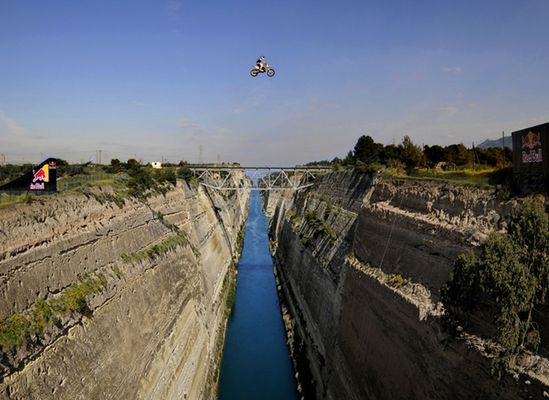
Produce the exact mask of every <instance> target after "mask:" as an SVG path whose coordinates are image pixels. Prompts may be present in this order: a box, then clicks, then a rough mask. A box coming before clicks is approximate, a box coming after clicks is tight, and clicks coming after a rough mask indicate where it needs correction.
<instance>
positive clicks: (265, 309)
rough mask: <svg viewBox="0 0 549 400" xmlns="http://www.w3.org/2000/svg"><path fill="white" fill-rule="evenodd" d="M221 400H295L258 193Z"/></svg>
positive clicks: (240, 274) (251, 215) (230, 333)
mask: <svg viewBox="0 0 549 400" xmlns="http://www.w3.org/2000/svg"><path fill="white" fill-rule="evenodd" d="M219 399H220V400H248V399H250V400H251V399H254V400H256V399H262V400H278V399H279V400H292V399H297V391H296V384H295V379H294V371H293V367H292V363H291V360H290V356H289V353H288V346H287V344H286V335H285V333H284V326H283V323H282V316H281V313H280V306H279V302H278V295H277V292H276V284H275V277H274V273H273V262H272V259H271V255H270V253H269V237H268V235H267V218H266V217H265V215H264V214H263V211H262V208H261V197H260V195H259V192H257V191H254V192H252V193H251V197H250V209H249V214H248V220H247V221H246V235H245V236H244V248H243V250H242V257H241V258H240V262H239V264H238V276H237V291H236V302H235V305H234V308H233V312H232V315H231V317H230V319H229V324H228V327H227V336H226V338H225V348H224V352H223V361H222V363H221V377H220V382H219Z"/></svg>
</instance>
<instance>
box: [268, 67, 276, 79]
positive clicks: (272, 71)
mask: <svg viewBox="0 0 549 400" xmlns="http://www.w3.org/2000/svg"><path fill="white" fill-rule="evenodd" d="M274 74H275V70H274V69H272V68H271V69H270V70H268V71H267V76H268V77H272V76H274Z"/></svg>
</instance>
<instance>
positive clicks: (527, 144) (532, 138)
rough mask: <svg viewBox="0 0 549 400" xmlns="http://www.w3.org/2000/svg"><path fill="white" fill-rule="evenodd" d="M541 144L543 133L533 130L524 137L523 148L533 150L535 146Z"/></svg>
mask: <svg viewBox="0 0 549 400" xmlns="http://www.w3.org/2000/svg"><path fill="white" fill-rule="evenodd" d="M538 146H541V135H540V134H539V133H534V132H532V131H530V132H528V133H527V134H526V135H524V136H523V137H522V148H523V149H525V148H527V149H529V150H533V149H534V148H535V147H538Z"/></svg>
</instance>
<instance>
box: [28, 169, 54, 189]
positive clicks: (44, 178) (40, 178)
mask: <svg viewBox="0 0 549 400" xmlns="http://www.w3.org/2000/svg"><path fill="white" fill-rule="evenodd" d="M49 181H50V173H49V166H48V164H45V165H43V166H42V168H40V169H39V170H38V171H36V172H34V174H33V178H32V183H31V184H30V188H31V190H44V189H45V185H44V183H47V182H49Z"/></svg>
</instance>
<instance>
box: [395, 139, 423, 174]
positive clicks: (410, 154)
mask: <svg viewBox="0 0 549 400" xmlns="http://www.w3.org/2000/svg"><path fill="white" fill-rule="evenodd" d="M400 146H401V149H402V150H401V159H402V162H403V163H404V164H405V165H406V167H407V168H408V169H411V168H415V167H418V166H420V165H421V164H422V163H423V151H421V148H420V147H419V146H417V145H415V144H414V142H412V139H411V138H410V136H408V135H406V136H404V138H403V139H402V144H401V145H400Z"/></svg>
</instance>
